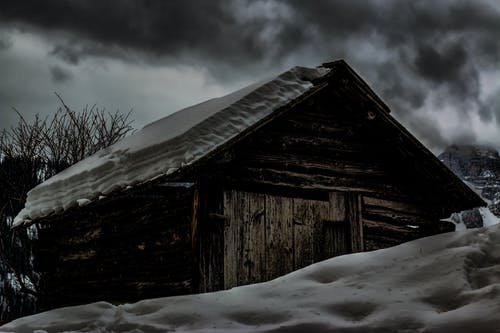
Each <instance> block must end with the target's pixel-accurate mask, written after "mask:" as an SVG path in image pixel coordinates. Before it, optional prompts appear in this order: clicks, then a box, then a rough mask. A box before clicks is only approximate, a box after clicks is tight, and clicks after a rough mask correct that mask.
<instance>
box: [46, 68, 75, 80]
mask: <svg viewBox="0 0 500 333" xmlns="http://www.w3.org/2000/svg"><path fill="white" fill-rule="evenodd" d="M50 75H51V77H52V81H54V82H55V83H64V82H68V81H70V80H71V79H72V78H73V74H72V73H71V71H69V70H67V69H64V68H63V67H61V66H52V67H50Z"/></svg>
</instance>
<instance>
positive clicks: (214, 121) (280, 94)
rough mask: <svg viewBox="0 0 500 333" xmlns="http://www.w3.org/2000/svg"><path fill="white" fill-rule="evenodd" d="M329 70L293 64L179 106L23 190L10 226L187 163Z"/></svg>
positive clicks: (303, 91)
mask: <svg viewBox="0 0 500 333" xmlns="http://www.w3.org/2000/svg"><path fill="white" fill-rule="evenodd" d="M328 72H329V69H327V68H323V67H319V68H315V69H311V68H305V67H294V68H292V69H291V70H289V71H287V72H284V73H283V74H281V75H279V76H278V77H275V78H273V79H271V80H269V81H266V82H260V83H256V84H253V85H250V86H248V87H246V88H243V89H240V90H238V91H236V92H233V93H231V94H229V95H227V96H224V97H220V98H214V99H211V100H208V101H206V102H203V103H200V104H198V105H195V106H192V107H189V108H186V109H183V110H180V111H178V112H176V113H174V114H172V115H170V116H167V117H165V118H163V119H160V120H158V121H156V122H154V123H151V124H149V125H147V126H145V127H144V128H143V129H142V130H140V131H138V132H137V133H135V134H134V135H132V136H130V137H127V138H125V139H123V140H121V141H120V142H118V143H116V144H114V145H112V146H110V147H108V148H106V149H104V150H101V151H99V152H97V153H96V154H94V155H92V156H90V157H88V158H86V159H84V160H82V161H80V162H79V163H77V164H75V165H73V166H71V167H69V168H68V169H66V170H64V171H62V172H60V173H59V174H57V175H55V176H54V177H52V178H50V179H48V180H47V181H45V182H44V183H42V184H40V185H38V186H37V187H35V188H34V189H32V190H31V191H30V192H29V193H28V197H27V200H26V205H25V208H24V209H23V210H22V211H21V212H20V213H19V214H18V216H17V217H16V218H15V219H14V226H18V225H21V224H23V223H24V222H29V221H30V220H32V219H36V218H39V217H43V216H46V215H49V214H51V213H57V212H61V211H64V210H65V209H67V208H69V207H71V206H74V205H76V204H77V203H78V202H86V203H87V202H89V201H91V200H94V199H96V198H98V197H99V196H101V195H106V194H109V193H111V192H113V191H114V190H116V189H120V188H126V187H127V186H132V185H135V184H138V183H141V182H145V181H148V180H151V179H154V178H156V177H159V176H162V175H165V174H171V173H173V172H175V171H177V170H178V169H179V168H181V167H183V166H185V165H189V164H191V163H193V162H195V161H197V160H198V159H200V158H201V157H203V156H205V155H206V154H208V153H210V152H211V151H213V150H214V149H216V148H217V147H219V146H221V145H222V144H224V143H225V142H227V141H229V140H230V139H231V138H233V137H235V136H236V135H238V134H240V133H242V132H243V131H244V130H245V129H247V128H249V127H250V126H252V125H254V124H256V123H258V122H259V121H260V120H262V119H264V118H265V117H266V116H268V115H270V114H271V113H272V112H274V111H276V110H277V109H279V108H280V107H282V106H284V105H286V104H288V103H290V102H291V101H293V100H294V99H296V98H298V97H299V96H301V95H302V94H304V93H305V92H307V91H308V90H309V89H311V88H312V87H313V84H312V83H311V81H312V80H314V79H316V78H319V77H321V76H323V75H325V74H327V73H328Z"/></svg>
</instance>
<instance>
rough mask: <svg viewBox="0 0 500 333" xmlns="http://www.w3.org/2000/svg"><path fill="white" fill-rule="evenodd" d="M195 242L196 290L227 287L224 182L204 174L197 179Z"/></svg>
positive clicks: (194, 200)
mask: <svg viewBox="0 0 500 333" xmlns="http://www.w3.org/2000/svg"><path fill="white" fill-rule="evenodd" d="M194 192H195V195H194V198H193V221H192V232H193V235H192V237H193V238H192V244H193V253H194V260H193V262H194V280H195V282H194V283H193V289H195V290H196V291H197V292H200V293H204V292H211V291H217V290H221V289H224V216H223V215H222V213H223V185H222V183H221V182H220V181H218V180H217V179H214V178H212V177H207V176H202V177H200V178H199V179H198V180H197V181H196V182H195V190H194Z"/></svg>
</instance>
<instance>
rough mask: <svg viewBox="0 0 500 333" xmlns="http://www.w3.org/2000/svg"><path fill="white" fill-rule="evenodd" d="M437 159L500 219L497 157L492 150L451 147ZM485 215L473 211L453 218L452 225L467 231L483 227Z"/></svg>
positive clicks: (499, 158) (475, 146)
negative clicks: (458, 225) (471, 189)
mask: <svg viewBox="0 0 500 333" xmlns="http://www.w3.org/2000/svg"><path fill="white" fill-rule="evenodd" d="M438 158H439V159H440V160H441V162H443V163H444V164H445V165H447V166H448V167H449V168H450V169H451V170H452V171H453V172H454V173H455V174H456V175H457V176H458V177H460V178H461V179H462V180H463V181H465V182H466V183H467V184H468V185H469V186H471V187H472V188H473V189H474V190H475V191H476V192H477V193H478V194H480V195H481V196H482V197H483V199H485V201H486V202H487V203H488V208H489V210H490V211H491V213H493V214H494V215H495V216H497V217H500V155H499V153H498V151H497V150H496V149H494V148H492V147H488V146H481V145H451V146H449V147H447V148H446V149H445V151H444V152H443V153H441V154H440V155H439V156H438ZM484 215H485V212H484V211H483V210H481V209H477V208H476V209H472V210H468V211H464V212H461V213H460V214H455V215H454V216H453V217H452V219H453V220H454V222H457V223H461V222H463V223H464V224H465V225H466V227H467V228H477V227H482V226H483V225H484V224H485V222H484V220H485V218H486V217H485V216H484Z"/></svg>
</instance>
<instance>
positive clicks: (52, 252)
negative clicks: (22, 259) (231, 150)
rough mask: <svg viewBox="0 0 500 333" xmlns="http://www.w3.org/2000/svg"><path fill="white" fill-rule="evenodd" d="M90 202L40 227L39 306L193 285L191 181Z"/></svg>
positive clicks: (183, 290)
mask: <svg viewBox="0 0 500 333" xmlns="http://www.w3.org/2000/svg"><path fill="white" fill-rule="evenodd" d="M105 200H106V199H105ZM124 207H126V209H124ZM86 208H87V209H86V210H85V211H84V212H82V211H81V210H79V211H77V212H74V213H73V214H72V215H71V219H67V218H64V216H61V217H59V220H53V221H52V222H51V223H48V224H43V225H42V227H41V229H40V232H39V238H38V241H37V242H36V244H35V246H36V249H35V253H36V257H35V260H36V261H35V266H36V269H37V270H39V271H40V272H41V285H40V290H42V292H43V293H42V294H41V295H40V297H39V303H40V304H39V305H40V309H46V308H49V307H57V306H65V305H71V304H81V303H89V302H94V301H100V300H105V301H109V302H123V301H128V302H130V301H134V300H140V299H143V298H151V297H159V296H167V295H179V294H187V293H191V292H192V276H193V274H192V273H193V266H192V260H193V253H192V246H191V237H190V233H191V230H190V228H191V216H192V189H190V188H184V187H174V188H172V187H168V188H166V187H162V186H158V187H155V188H151V189H147V190H143V191H136V192H132V191H131V192H130V193H129V194H126V195H125V196H124V197H122V198H120V199H109V200H108V201H107V202H98V203H96V204H94V205H89V206H87V207H86Z"/></svg>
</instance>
